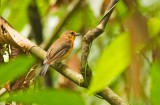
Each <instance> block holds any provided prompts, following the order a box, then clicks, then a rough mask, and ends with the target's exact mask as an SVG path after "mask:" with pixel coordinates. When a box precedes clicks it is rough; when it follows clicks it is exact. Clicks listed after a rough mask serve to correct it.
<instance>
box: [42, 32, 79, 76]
mask: <svg viewBox="0 0 160 105" xmlns="http://www.w3.org/2000/svg"><path fill="white" fill-rule="evenodd" d="M76 36H78V34H77V33H76V32H74V31H71V30H68V31H66V32H64V33H63V34H62V35H61V36H60V38H58V39H57V40H56V41H55V42H54V43H53V44H52V45H51V47H50V48H49V49H48V51H47V55H46V57H45V59H44V62H43V64H44V66H43V68H42V70H41V71H40V76H44V75H45V74H46V72H47V70H48V67H49V65H50V64H53V63H54V62H58V61H61V60H63V59H64V58H66V57H67V56H68V55H69V54H70V53H71V51H72V49H73V46H74V40H75V38H76Z"/></svg>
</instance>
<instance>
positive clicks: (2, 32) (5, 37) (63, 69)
mask: <svg viewBox="0 0 160 105" xmlns="http://www.w3.org/2000/svg"><path fill="white" fill-rule="evenodd" d="M0 43H8V44H14V45H15V46H17V47H20V48H21V49H22V50H23V51H30V52H31V53H32V54H33V55H35V56H37V57H39V58H40V59H42V60H43V59H44V57H45V56H46V52H45V51H44V50H43V49H42V48H40V47H38V46H37V45H35V44H34V43H32V42H31V41H29V40H28V39H26V38H24V37H22V36H21V35H20V34H19V33H18V32H17V31H15V30H14V29H13V28H12V27H11V26H10V25H9V24H8V23H7V22H6V21H5V20H4V19H3V18H2V17H0ZM51 67H53V68H54V69H55V70H56V71H58V72H59V73H61V74H62V75H64V76H65V77H67V78H68V79H70V80H71V81H73V82H74V83H76V84H77V85H79V86H82V87H85V85H84V79H83V77H82V75H81V74H79V73H77V72H75V71H73V70H72V69H70V68H69V67H68V66H66V65H64V64H62V63H56V64H54V65H51ZM99 95H100V96H102V98H104V99H105V100H106V101H108V102H109V103H111V104H113V105H129V104H128V103H127V102H125V101H123V100H122V99H121V98H120V97H119V96H118V95H117V94H116V93H114V92H113V91H112V90H111V89H109V88H107V89H106V90H103V91H101V92H100V93H99ZM117 97H118V98H117Z"/></svg>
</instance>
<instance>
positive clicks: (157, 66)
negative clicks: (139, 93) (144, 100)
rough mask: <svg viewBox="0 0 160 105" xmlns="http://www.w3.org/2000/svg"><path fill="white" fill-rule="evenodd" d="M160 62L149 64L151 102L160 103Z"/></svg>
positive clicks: (155, 104) (159, 104) (154, 104)
mask: <svg viewBox="0 0 160 105" xmlns="http://www.w3.org/2000/svg"><path fill="white" fill-rule="evenodd" d="M159 80H160V62H153V64H152V66H151V103H152V105H160V101H159V97H160V83H159Z"/></svg>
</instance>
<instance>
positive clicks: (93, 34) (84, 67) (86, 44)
mask: <svg viewBox="0 0 160 105" xmlns="http://www.w3.org/2000/svg"><path fill="white" fill-rule="evenodd" d="M117 2H118V0H111V1H110V4H109V6H108V8H107V10H106V12H105V14H104V16H103V17H102V19H101V21H100V22H99V24H98V25H97V27H95V28H94V29H92V30H89V31H88V32H87V33H86V34H85V35H84V38H83V44H82V55H81V74H82V75H83V77H84V81H85V85H86V87H88V85H89V82H90V79H91V75H92V71H91V70H90V69H88V67H89V66H88V62H87V59H88V55H89V52H90V47H91V44H92V41H93V40H94V39H95V38H97V37H98V36H99V35H100V34H101V33H103V31H104V29H105V27H106V24H107V22H108V20H109V18H110V16H111V13H112V12H113V9H114V8H115V5H116V4H117Z"/></svg>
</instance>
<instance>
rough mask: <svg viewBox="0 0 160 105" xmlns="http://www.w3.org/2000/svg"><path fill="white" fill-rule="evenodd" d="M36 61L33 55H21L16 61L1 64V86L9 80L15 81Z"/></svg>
mask: <svg viewBox="0 0 160 105" xmlns="http://www.w3.org/2000/svg"><path fill="white" fill-rule="evenodd" d="M33 63H34V59H33V58H32V57H25V56H20V57H18V58H17V59H15V61H10V62H9V63H4V64H1V65H0V86H1V85H3V84H4V83H6V82H8V81H13V80H14V79H16V78H17V77H18V76H20V75H22V74H24V73H25V72H27V71H28V70H29V69H30V67H31V65H32V64H33Z"/></svg>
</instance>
